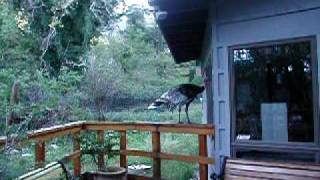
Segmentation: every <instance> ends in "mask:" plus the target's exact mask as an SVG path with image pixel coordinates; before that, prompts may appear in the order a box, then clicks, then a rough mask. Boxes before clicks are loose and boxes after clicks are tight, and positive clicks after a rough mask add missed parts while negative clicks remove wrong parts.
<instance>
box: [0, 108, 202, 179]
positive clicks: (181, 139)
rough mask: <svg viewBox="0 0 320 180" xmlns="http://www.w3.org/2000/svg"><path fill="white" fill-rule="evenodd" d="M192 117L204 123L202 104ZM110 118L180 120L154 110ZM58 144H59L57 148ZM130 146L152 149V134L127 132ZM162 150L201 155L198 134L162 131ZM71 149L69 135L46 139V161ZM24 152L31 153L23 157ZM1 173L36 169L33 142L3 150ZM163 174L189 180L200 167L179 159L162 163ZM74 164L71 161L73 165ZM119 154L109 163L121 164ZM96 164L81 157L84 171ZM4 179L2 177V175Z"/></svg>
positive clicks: (135, 160) (137, 159) (109, 116)
mask: <svg viewBox="0 0 320 180" xmlns="http://www.w3.org/2000/svg"><path fill="white" fill-rule="evenodd" d="M189 115H190V119H191V121H192V122H193V123H201V118H202V110H201V105H200V104H193V105H191V107H190V112H189ZM106 117H107V119H108V120H110V121H153V122H164V121H165V122H178V112H174V113H171V112H155V111H137V110H130V111H122V112H110V113H107V114H106ZM181 120H182V121H184V122H186V116H185V113H184V111H183V112H182V113H181ZM55 146H57V147H56V148H55ZM128 147H129V148H130V149H138V150H144V151H151V149H152V144H151V133H150V132H137V131H129V132H128ZM161 151H162V152H170V153H177V154H186V155H197V154H198V137H197V136H196V135H190V134H171V133H162V134H161ZM70 152H72V142H71V138H70V137H65V138H59V139H54V140H52V141H50V142H46V163H49V162H52V161H56V160H58V159H61V158H62V157H63V156H64V155H66V154H68V153H70ZM22 154H29V156H27V157H22ZM0 163H1V164H0V168H1V167H5V169H0V176H1V177H2V179H12V178H15V177H18V176H19V175H21V174H23V173H26V172H28V171H30V170H31V169H33V165H34V144H29V145H28V146H26V147H24V148H23V149H21V150H19V151H17V152H16V153H15V154H11V155H4V154H1V153H0ZM161 163H162V166H161V168H162V170H161V171H162V177H163V178H166V179H172V180H186V179H190V178H192V176H193V174H194V172H196V171H197V169H198V166H197V165H194V164H189V163H183V162H177V161H165V160H163V161H162V162H161ZM71 164H72V163H70V167H71V168H72V166H71ZM118 164H119V156H116V157H114V158H111V159H109V160H108V165H118ZM128 164H129V165H133V164H145V165H150V166H152V159H150V158H141V157H129V158H128ZM96 169H97V165H96V164H95V162H94V161H93V159H92V158H91V156H89V155H84V156H82V170H83V171H91V170H96ZM139 174H144V175H149V176H151V175H152V170H148V171H146V172H140V173H139ZM0 179H1V178H0Z"/></svg>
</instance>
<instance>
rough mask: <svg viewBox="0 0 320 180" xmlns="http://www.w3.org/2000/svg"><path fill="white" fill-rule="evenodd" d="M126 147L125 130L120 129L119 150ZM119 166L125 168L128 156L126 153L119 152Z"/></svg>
mask: <svg viewBox="0 0 320 180" xmlns="http://www.w3.org/2000/svg"><path fill="white" fill-rule="evenodd" d="M126 149H127V132H126V131H120V151H125V150H126ZM120 166H121V167H123V168H127V166H128V158H127V155H126V154H120Z"/></svg>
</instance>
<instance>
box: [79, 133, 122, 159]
mask: <svg viewBox="0 0 320 180" xmlns="http://www.w3.org/2000/svg"><path fill="white" fill-rule="evenodd" d="M119 141H120V136H119V134H118V133H114V132H108V133H107V134H104V142H103V143H101V142H99V141H98V138H97V136H96V133H85V134H82V135H81V137H80V144H81V153H83V154H88V155H90V156H91V157H92V158H93V159H94V161H95V162H97V161H96V156H97V155H98V154H106V155H107V156H108V157H107V160H108V159H111V158H113V157H114V156H115V155H119V153H116V152H115V147H119ZM107 164H108V163H107Z"/></svg>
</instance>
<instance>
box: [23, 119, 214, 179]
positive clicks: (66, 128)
mask: <svg viewBox="0 0 320 180" xmlns="http://www.w3.org/2000/svg"><path fill="white" fill-rule="evenodd" d="M83 130H86V131H96V132H97V138H98V141H100V142H103V141H104V131H106V130H114V131H119V132H120V166H121V167H127V162H128V161H127V156H140V157H148V158H152V159H153V178H152V179H161V160H162V159H165V160H177V161H184V162H190V163H199V171H200V172H199V174H200V179H201V180H207V179H208V164H213V163H214V160H213V159H212V158H210V157H208V154H207V136H213V135H214V128H213V126H212V125H202V124H169V123H149V122H141V123H118V122H75V123H69V124H66V125H60V126H54V127H50V128H44V129H40V130H36V131H32V132H29V133H28V138H29V139H30V140H35V142H36V146H35V158H36V159H35V163H36V164H35V166H36V167H43V166H44V162H45V141H47V140H50V139H52V138H56V137H60V136H64V135H67V134H71V135H72V137H73V153H71V154H69V155H67V156H65V159H68V160H73V165H74V175H76V176H78V175H80V174H81V159H80V156H81V151H80V143H79V138H78V136H79V134H80V132H81V131H83ZM130 130H137V131H147V132H151V133H152V139H151V141H152V152H147V151H140V150H130V149H127V131H130ZM160 133H184V134H197V135H198V137H199V156H189V155H180V154H172V153H164V152H161V143H160ZM103 165H104V155H103V154H100V155H98V168H99V169H101V168H103ZM130 177H132V178H134V176H130Z"/></svg>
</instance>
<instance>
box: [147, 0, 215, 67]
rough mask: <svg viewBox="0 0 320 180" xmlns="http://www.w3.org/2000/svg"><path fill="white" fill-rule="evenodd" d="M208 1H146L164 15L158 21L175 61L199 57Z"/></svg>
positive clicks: (206, 18)
mask: <svg viewBox="0 0 320 180" xmlns="http://www.w3.org/2000/svg"><path fill="white" fill-rule="evenodd" d="M209 2H210V0H149V3H150V5H152V6H154V7H155V8H156V10H157V12H158V13H159V12H165V13H166V17H165V18H163V19H162V18H158V19H157V23H158V25H159V27H160V29H161V31H162V34H163V36H164V38H165V40H166V42H167V44H168V47H169V49H170V51H171V53H172V55H173V57H174V59H175V62H176V63H183V62H188V61H191V60H196V59H199V58H200V56H201V51H202V45H203V41H204V37H205V31H206V25H207V20H208V14H209Z"/></svg>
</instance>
